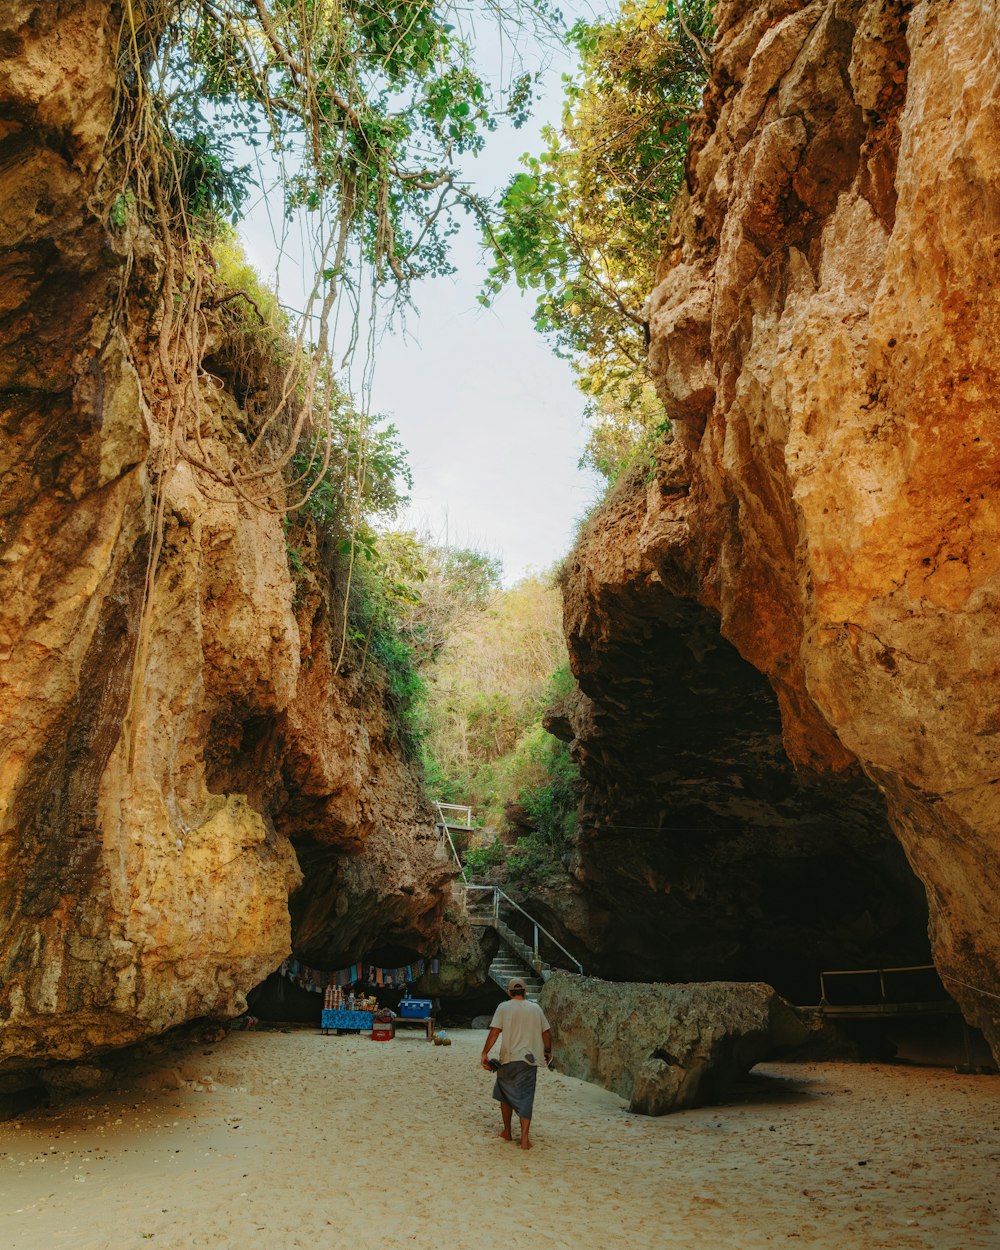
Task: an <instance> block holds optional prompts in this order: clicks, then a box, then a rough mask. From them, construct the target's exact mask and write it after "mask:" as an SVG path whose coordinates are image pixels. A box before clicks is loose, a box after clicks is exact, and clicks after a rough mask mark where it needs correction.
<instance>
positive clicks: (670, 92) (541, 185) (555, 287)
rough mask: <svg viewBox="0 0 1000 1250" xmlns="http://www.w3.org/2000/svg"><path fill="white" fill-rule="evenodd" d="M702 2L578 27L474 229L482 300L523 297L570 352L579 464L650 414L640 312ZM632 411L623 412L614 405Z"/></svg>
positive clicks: (654, 6)
mask: <svg viewBox="0 0 1000 1250" xmlns="http://www.w3.org/2000/svg"><path fill="white" fill-rule="evenodd" d="M710 7H711V0H623V3H622V7H621V11H620V13H619V14H618V16H617V17H616V18H615V19H614V20H613V21H602V22H592V23H587V22H579V23H577V24H576V25H575V26H574V27H573V29H572V30H571V31H570V33H569V39H570V42H571V43H572V44H573V46H574V47H575V48H576V50H577V52H578V53H579V57H580V70H579V74H578V75H577V76H576V77H573V76H567V77H565V78H564V87H565V103H564V108H563V117H562V124H561V126H560V127H559V128H558V129H556V128H555V127H549V128H547V129H546V130H545V131H544V138H545V148H544V149H543V151H542V152H541V153H540V154H538V155H530V154H529V155H527V156H525V157H524V158H523V159H522V164H523V166H524V168H523V170H522V171H521V172H520V173H518V174H517V175H515V176H514V178H513V179H512V180H511V182H510V183H509V185H508V187H507V189H506V192H505V194H504V196H503V199H502V202H501V206H500V208H501V211H500V217H499V221H498V223H497V224H496V225H495V226H494V228H493V229H492V231H491V232H490V233H489V234H488V235H487V241H488V245H489V249H490V250H491V252H492V255H493V260H494V263H493V267H492V268H491V270H490V273H489V277H488V279H487V282H486V284H485V288H484V291H483V295H482V299H483V301H484V302H485V303H489V301H490V300H491V299H492V298H493V297H494V296H495V295H496V294H497V293H498V292H499V290H500V289H501V288H502V287H503V286H504V285H505V284H507V283H508V282H511V281H513V282H515V283H516V284H517V285H518V286H519V287H520V288H521V289H522V290H530V291H532V292H533V293H534V295H535V311H534V320H535V326H536V328H537V329H538V330H540V331H541V332H542V333H543V334H545V335H547V336H548V337H549V338H550V340H551V341H552V343H553V345H554V346H555V349H556V351H557V352H559V353H560V354H562V355H564V356H567V357H569V358H570V359H571V360H573V362H574V364H575V367H576V369H577V371H578V375H579V384H580V386H581V388H582V390H583V391H584V393H585V394H586V395H587V396H588V397H589V398H590V399H591V400H592V401H593V403H592V405H591V407H590V409H589V414H590V416H591V418H592V419H593V420H594V423H595V424H594V429H595V435H594V438H593V439H592V441H591V445H590V447H589V448H588V451H587V454H586V457H585V458H586V460H587V461H588V462H589V463H591V464H592V465H594V466H595V467H598V468H599V469H600V470H601V471H602V472H604V473H606V474H608V473H609V472H610V473H613V472H614V471H616V470H617V469H618V468H620V467H621V464H622V453H621V451H620V450H618V451H616V452H615V453H614V454H612V455H609V454H608V448H607V446H606V445H607V444H608V443H609V442H610V443H614V444H620V443H621V442H622V438H623V436H626V442H627V441H628V438H631V439H632V446H633V447H634V445H635V441H636V440H637V439H639V438H640V437H641V434H642V432H643V431H644V430H645V429H647V428H649V424H650V423H652V424H654V425H655V424H656V423H658V422H660V421H662V420H663V418H664V415H665V414H664V413H663V410H662V407H660V406H659V404H658V402H657V401H656V400H655V397H653V396H652V395H651V393H650V391H649V390H648V388H647V382H646V376H645V372H644V362H645V354H646V347H647V343H648V328H647V325H646V321H645V317H644V312H643V306H644V303H645V300H646V297H647V295H648V294H649V292H650V290H651V289H652V286H653V279H654V271H655V267H656V263H657V260H658V257H659V253H660V249H661V246H662V243H663V241H664V238H665V236H666V233H667V229H668V226H669V221H670V211H671V205H672V203H673V201H674V198H675V196H676V193H677V190H678V188H679V186H680V182H681V179H682V176H683V170H684V160H685V157H686V153H687V145H688V121H689V119H690V117H691V115H692V113H693V112H694V111H695V110H696V109H697V108H698V106H699V103H700V98H701V90H702V87H703V85H704V81H705V77H706V53H705V47H704V41H705V40H706V39H707V37H708V34H709V25H710ZM629 409H631V411H632V415H631V417H629V418H624V417H623V414H624V413H625V411H627V410H629Z"/></svg>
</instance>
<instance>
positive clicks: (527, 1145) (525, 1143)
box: [521, 1138, 534, 1150]
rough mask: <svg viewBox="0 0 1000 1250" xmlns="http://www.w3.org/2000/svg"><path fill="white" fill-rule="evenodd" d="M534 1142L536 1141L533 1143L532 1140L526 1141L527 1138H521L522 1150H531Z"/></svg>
mask: <svg viewBox="0 0 1000 1250" xmlns="http://www.w3.org/2000/svg"><path fill="white" fill-rule="evenodd" d="M533 1144H534V1143H532V1142H530V1141H525V1140H524V1139H523V1138H522V1140H521V1149H522V1150H530V1149H531V1147H532V1145H533Z"/></svg>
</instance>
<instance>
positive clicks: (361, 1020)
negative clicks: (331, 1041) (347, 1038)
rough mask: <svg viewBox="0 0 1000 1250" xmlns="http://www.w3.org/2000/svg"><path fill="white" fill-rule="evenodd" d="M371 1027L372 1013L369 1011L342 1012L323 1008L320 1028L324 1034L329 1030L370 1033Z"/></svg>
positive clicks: (338, 1009)
mask: <svg viewBox="0 0 1000 1250" xmlns="http://www.w3.org/2000/svg"><path fill="white" fill-rule="evenodd" d="M371 1027H372V1012H370V1011H343V1010H341V1009H340V1008H337V1009H332V1008H330V1007H324V1008H323V1017H322V1019H321V1021H320V1028H321V1029H322V1030H323V1032H324V1033H329V1032H330V1030H331V1029H337V1030H340V1029H355V1030H359V1029H366V1030H368V1031H369V1032H370V1031H371Z"/></svg>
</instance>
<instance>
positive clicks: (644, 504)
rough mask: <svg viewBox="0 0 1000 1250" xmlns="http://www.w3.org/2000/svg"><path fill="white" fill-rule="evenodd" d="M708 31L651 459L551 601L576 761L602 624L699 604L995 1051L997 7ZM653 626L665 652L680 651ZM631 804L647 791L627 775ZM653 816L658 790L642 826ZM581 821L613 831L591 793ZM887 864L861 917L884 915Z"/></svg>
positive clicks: (806, 777) (602, 693) (643, 619)
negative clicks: (879, 868)
mask: <svg viewBox="0 0 1000 1250" xmlns="http://www.w3.org/2000/svg"><path fill="white" fill-rule="evenodd" d="M717 19H718V39H717V46H716V52H715V56H714V63H713V72H712V80H711V84H710V86H709V89H708V91H707V93H706V101H705V112H704V118H703V120H702V122H701V123H700V124H699V125H698V127H697V128H696V134H695V141H694V144H693V147H692V154H691V158H690V163H689V171H688V180H687V182H688V185H687V191H686V194H685V196H684V198H683V200H682V203H681V205H680V207H679V209H678V211H677V213H676V215H675V228H674V235H673V237H672V239H671V241H670V246H669V248H668V250H667V253H666V255H665V258H664V261H663V264H662V267H661V280H660V282H659V285H658V286H657V288H656V290H655V291H654V292H653V295H652V298H651V301H650V312H649V316H650V326H651V334H652V344H651V362H652V368H653V373H654V376H655V378H656V381H657V384H658V386H659V388H660V392H661V394H662V396H663V398H664V401H665V403H666V407H667V411H668V412H669V413H670V415H671V416H672V417H673V419H674V425H675V432H676V440H675V445H674V448H673V449H672V450H670V451H669V452H668V451H666V450H665V451H664V454H663V456H662V458H661V464H660V468H659V471H658V473H657V476H656V480H655V482H653V483H652V484H651V485H650V487H649V488H648V489H643V488H642V486H641V485H638V486H635V487H634V488H633V490H632V492H631V494H629V493H628V492H623V494H624V496H627V497H622V496H619V498H618V499H616V500H614V501H612V503H611V505H609V507H608V509H607V511H606V513H605V515H604V516H603V517H601V518H598V520H597V522H595V524H594V526H593V527H592V528H591V530H590V532H589V533H588V534H587V535H585V537H584V540H583V546H582V548H581V550H580V552H579V553H578V555H579V559H578V562H577V565H576V570H575V572H574V574H573V576H572V577H571V580H570V587H569V593H568V597H567V623H568V628H569V634H570V644H571V651H572V653H573V660H574V668H575V670H576V671H577V672H578V674H579V676H580V681H581V685H582V687H583V689H584V692H585V693H586V694H587V695H588V696H590V697H591V698H592V700H593V706H592V707H591V708H590V709H589V710H585V712H584V713H583V714H582V715H581V718H580V720H579V724H578V727H577V733H578V739H579V749H580V751H581V752H582V753H583V756H584V757H585V758H594V757H601V756H608V757H610V755H611V754H612V752H613V751H614V750H615V749H620V750H622V749H625V748H623V747H622V746H621V744H619V742H618V739H617V737H616V736H615V732H616V731H615V722H619V723H620V722H622V721H624V720H625V719H627V717H628V715H629V710H628V709H629V704H628V695H627V694H626V693H625V691H619V692H618V693H617V694H616V693H615V689H616V686H615V672H614V668H613V665H614V663H615V659H614V657H615V656H616V654H618V653H619V652H620V651H621V648H620V647H617V644H616V639H615V636H616V633H617V630H618V628H619V626H618V622H617V621H616V620H615V619H614V617H613V616H611V615H608V613H609V612H610V611H611V610H612V606H613V605H614V604H616V603H617V604H619V605H621V604H622V603H623V601H625V600H627V601H628V603H629V604H630V607H628V609H627V611H628V616H627V618H626V620H627V624H626V632H630V633H631V634H632V635H633V636H634V637H636V638H638V637H639V636H640V632H641V630H642V628H644V627H645V628H647V630H648V634H649V637H650V638H651V639H654V638H655V639H662V637H663V634H662V626H661V625H660V622H662V621H663V619H664V618H665V617H667V618H669V617H671V615H672V614H673V615H675V616H676V614H678V613H681V614H683V612H684V611H694V610H695V609H693V607H688V608H680V607H678V600H683V601H696V602H697V603H698V604H700V605H701V606H702V608H704V609H705V610H706V614H705V616H704V617H702V618H700V619H702V620H703V621H707V620H709V619H712V620H714V622H716V623H717V629H718V631H719V633H721V635H722V639H725V640H728V643H731V644H732V646H733V648H735V650H736V651H737V652H738V653H739V656H741V657H742V659H743V660H745V661H747V662H748V663H749V664H750V665H752V666H753V667H754V668H755V669H756V670H758V672H760V673H762V674H764V675H765V676H766V678H767V680H768V683H769V684H770V686H771V688H772V690H773V691H774V694H775V696H776V700H777V707H778V709H779V710H780V717H781V734H782V739H783V745H784V750H785V753H786V754H787V756H788V758H789V759H790V760H791V761H792V763H793V764H794V765H795V768H796V770H797V778H798V779H797V781H796V783H795V784H804V785H807V786H808V785H810V784H811V783H810V779H817V780H818V781H819V783H820V784H821V786H833V787H834V788H835V790H836V789H838V788H839V790H840V795H839V796H837V795H836V794H835V793H834V791H831V810H835V811H836V813H837V815H836V819H837V820H840V819H841V817H842V816H843V814H844V809H843V806H842V803H843V795H844V793H845V787H846V792H847V793H849V794H850V795H851V796H854V797H853V798H852V799H851V800H850V801H851V802H855V801H859V796H865V795H866V796H867V797H865V798H864V799H863V807H864V809H865V811H866V812H867V813H868V815H867V816H861V817H860V820H858V819H855V815H854V814H851V815H850V816H849V817H848V818H847V819H844V820H843V821H842V825H843V827H844V829H845V832H846V833H847V836H846V837H845V838H844V839H842V838H841V834H840V833H839V832H838V831H837V829H836V828H834V827H833V826H832V825H831V826H829V828H828V833H827V835H826V840H827V843H828V846H829V849H830V852H831V854H832V855H833V856H834V857H836V855H837V853H838V846H842V847H843V849H844V851H845V853H846V855H847V856H848V857H849V859H850V860H851V862H852V863H853V864H854V865H855V867H856V868H857V869H858V870H859V871H861V872H862V873H870V872H871V871H872V854H873V852H874V850H875V847H876V846H877V845H878V839H877V837H874V834H873V832H872V831H873V824H872V821H873V819H874V817H873V815H872V814H873V812H874V811H875V808H876V807H877V806H878V802H877V801H876V799H875V796H874V794H873V790H872V787H871V786H866V785H865V784H864V783H863V782H861V781H860V779H859V777H858V773H859V771H860V773H863V774H864V775H865V777H867V778H868V779H869V781H870V782H871V783H873V784H874V786H875V787H877V789H878V791H879V792H880V793H881V796H882V799H883V800H884V802H885V805H886V810H887V814H888V821H889V824H890V826H891V828H892V831H893V833H894V834H895V836H896V837H897V838H898V840H899V843H900V844H901V846H902V848H903V850H904V851H905V854H906V857H907V859H908V861H909V863H910V864H911V865H912V869H913V871H914V872H915V873H916V874H917V876H918V877H919V879H920V881H921V882H922V884H923V886H924V889H925V891H926V895H927V900H928V904H929V912H930V936H931V941H932V945H933V953H934V959H935V962H936V963H937V966H938V968H939V970H940V971H941V973H942V976H943V977H945V978H946V984H947V986H948V988H949V990H950V992H951V993H952V994H953V995H954V996H955V998H956V999H957V1000H958V1001H959V1003H960V1005H961V1006H962V1009H963V1011H964V1012H965V1014H966V1016H967V1018H968V1019H969V1020H970V1021H971V1022H972V1023H974V1024H976V1025H977V1026H979V1027H980V1028H982V1029H983V1030H984V1032H985V1033H986V1035H987V1037H988V1038H989V1039H990V1041H991V1044H992V1045H993V1047H994V1052H995V1053H1000V997H998V996H1000V923H998V912H997V903H996V900H997V897H998V887H1000V856H998V842H997V829H998V825H1000V803H998V796H997V784H996V780H997V763H998V738H997V734H998V730H1000V696H998V683H997V676H998V669H1000V630H998V628H997V621H998V615H997V599H998V594H997V591H998V576H997V574H998V565H1000V544H998V542H997V536H998V528H1000V526H998V503H997V500H998V494H997V489H996V488H997V477H998V467H1000V456H998V447H997V426H996V406H997V395H998V393H1000V391H998V382H1000V378H998V367H997V363H996V353H995V345H994V342H993V339H994V333H993V327H994V326H995V324H996V323H997V317H998V312H1000V282H998V278H1000V272H998V271H1000V216H998V210H997V205H998V199H997V195H996V187H997V183H998V179H1000V9H998V7H997V5H996V4H994V3H985V4H984V3H981V2H980V0H954V2H953V3H948V4H940V3H936V2H934V0H917V3H909V0H905V2H904V0H898V2H893V0H889V2H886V0H812V2H811V3H805V2H802V0H767V2H766V3H752V4H751V3H747V2H746V0H730V2H729V3H724V4H720V5H719V6H718V8H717ZM613 548H614V549H613ZM618 549H620V550H621V551H624V552H625V553H626V554H625V555H624V556H619V555H616V554H615V552H616V550H618ZM671 628H672V630H673V633H674V635H675V637H676V642H675V644H674V645H676V647H678V648H680V647H682V646H683V645H684V641H685V639H686V638H687V637H688V636H689V634H690V633H691V630H690V629H689V627H688V626H682V627H681V628H680V629H679V630H677V629H676V628H673V627H671ZM709 632H711V631H709ZM694 634H695V635H696V636H697V637H698V638H699V639H701V636H702V635H701V633H700V632H699V630H698V629H697V628H696V629H695V630H694ZM697 645H698V646H702V645H703V643H702V642H701V641H699V642H698V643H697ZM717 645H719V646H725V645H726V644H725V643H722V642H718V644H717ZM637 654H638V653H637V652H635V651H634V650H633V652H632V655H633V659H634V660H635V663H633V666H632V671H634V670H635V669H636V667H637V665H638V661H637V659H636V656H637ZM653 663H654V665H655V663H656V661H655V660H654V661H653ZM723 698H724V696H723ZM602 721H603V722H604V725H605V726H606V727H602ZM744 746H745V744H744ZM741 758H745V750H744V749H743V748H741V751H740V752H737V753H735V755H734V757H733V759H732V763H733V772H734V773H738V772H740V771H741V769H742V765H741V763H740V759H741ZM669 766H670V765H668V764H667V763H666V762H665V763H664V767H669ZM592 776H593V773H592ZM636 783H637V787H638V788H642V787H646V786H648V787H649V788H650V789H651V790H652V791H653V792H654V793H656V794H662V793H664V791H663V790H662V789H661V787H662V786H663V779H662V777H660V776H659V775H658V774H657V773H656V772H654V771H652V770H651V765H650V764H649V762H648V761H647V762H644V764H643V767H642V768H641V769H640V770H638V772H637V776H636ZM597 784H598V785H600V783H599V782H598V783H597ZM813 793H818V792H816V791H813ZM676 794H677V789H676V783H670V782H669V781H668V783H667V785H666V788H665V795H666V798H667V800H669V801H668V802H665V803H664V806H665V807H666V808H667V810H666V811H665V812H664V818H663V823H664V825H665V826H669V823H670V817H671V811H672V806H673V799H674V797H675V796H676ZM590 797H591V801H592V803H593V804H594V806H595V807H597V808H599V809H600V808H603V809H606V810H607V811H609V812H610V813H612V814H613V813H614V812H617V811H619V810H627V807H624V806H623V804H622V801H621V796H620V795H618V794H612V793H610V792H609V791H608V790H607V788H606V787H605V789H604V791H603V792H600V791H595V792H594V793H593V794H592V795H591V796H590ZM651 806H652V805H651V804H647V805H646V810H647V811H649V810H650V808H651ZM619 823H622V824H625V823H628V822H627V821H625V820H622V821H620V822H619ZM637 823H638V822H637ZM645 823H648V824H654V825H655V824H656V823H657V822H656V821H655V820H647V821H646V822H645ZM769 823H770V822H769V821H768V822H765V824H769ZM794 823H795V824H796V825H797V826H798V825H799V821H798V819H796V821H795V822H794ZM756 824H757V822H756V821H754V820H752V819H748V820H747V827H748V828H752V827H753V826H754V825H756ZM859 826H860V828H861V833H862V836H861V837H860V839H859V838H858V837H857V836H856V832H857V829H858V827H859ZM848 827H849V828H848ZM852 830H853V831H854V832H851V831H852ZM799 831H800V832H804V830H801V827H800V829H799ZM793 836H794V835H793ZM775 849H776V850H777V846H776V848H775ZM761 851H762V853H763V854H766V848H765V847H763V846H762V847H761ZM581 853H582V857H583V870H584V873H586V871H587V865H588V864H589V863H590V862H591V860H592V859H593V855H592V854H591V853H590V852H589V851H588V850H587V848H586V846H583V847H582V849H581ZM692 853H693V854H694V855H695V858H696V859H697V858H698V853H697V852H696V851H695V850H694V848H693V847H692ZM877 854H878V855H879V856H881V857H882V858H883V860H884V859H885V858H886V853H885V851H884V849H883V850H882V851H879V852H877ZM713 857H714V852H713V851H712V850H710V851H709V858H713ZM781 863H782V859H781V855H780V854H778V855H777V856H776V865H775V867H776V869H778V870H780V866H781ZM715 868H717V869H718V873H719V874H720V875H721V876H724V875H725V869H724V868H723V867H722V866H721V865H720V864H718V863H717V862H716V864H715ZM897 868H898V865H897V866H896V867H894V868H893V869H892V871H891V872H889V873H888V875H885V874H883V879H882V883H881V885H880V886H879V888H878V890H877V891H876V896H877V897H878V898H881V899H883V900H892V898H893V897H895V903H896V905H897V907H898V909H899V910H900V912H901V913H902V912H903V911H905V910H906V909H907V907H908V904H907V902H906V899H905V890H904V889H902V887H901V888H900V890H899V892H896V890H895V887H894V886H893V882H894V881H898V880H899V873H898V871H897ZM638 872H639V870H638V869H637V874H638ZM654 875H655V874H654ZM770 875H772V878H773V874H770ZM846 877H847V873H846V871H845V885H846ZM671 880H672V879H671V878H666V879H665V880H664V883H663V884H664V886H665V887H666V888H670V884H671ZM644 884H645V887H646V892H647V894H648V892H649V891H650V890H656V889H659V888H662V887H661V886H660V885H658V884H657V882H656V881H650V882H648V883H644ZM791 884H793V885H794V884H795V883H794V882H793V883H791ZM798 884H799V888H801V886H802V882H801V880H800V881H799V883H798ZM735 888H736V887H735V885H734V889H735ZM735 905H736V907H737V908H738V909H739V908H742V909H743V914H744V916H745V915H747V914H749V913H748V912H747V910H746V906H745V900H736V903H735ZM673 906H674V899H673V898H666V899H664V900H663V907H664V908H665V909H670V908H671V907H673ZM845 908H846V910H847V913H848V914H849V911H850V903H849V902H848V901H847V900H846V899H845ZM872 922H873V923H872V932H871V942H870V944H869V948H870V949H871V950H873V951H878V952H881V951H883V950H885V949H887V948H886V946H885V943H884V938H885V936H886V933H887V930H885V929H884V927H883V925H882V922H881V921H880V919H879V917H878V915H877V914H873V915H872ZM834 923H836V920H835V919H834ZM852 927H853V926H852V925H850V924H849V925H848V928H849V929H850V928H852ZM890 928H891V926H890ZM863 945H864V943H862V947H863ZM890 946H891V943H890ZM894 949H898V946H897V947H894ZM850 953H851V955H852V958H853V956H854V954H855V953H857V947H856V946H855V945H854V944H853V943H852V945H851V948H850Z"/></svg>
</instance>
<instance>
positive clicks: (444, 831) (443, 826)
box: [434, 800, 472, 873]
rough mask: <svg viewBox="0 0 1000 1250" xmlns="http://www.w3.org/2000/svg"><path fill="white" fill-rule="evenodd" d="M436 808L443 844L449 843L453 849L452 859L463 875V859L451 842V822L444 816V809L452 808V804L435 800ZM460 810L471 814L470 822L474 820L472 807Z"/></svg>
mask: <svg viewBox="0 0 1000 1250" xmlns="http://www.w3.org/2000/svg"><path fill="white" fill-rule="evenodd" d="M434 806H435V807H436V808H437V810H438V828H439V829H440V830H441V841H442V842H447V843H448V846H449V847H450V848H451V854H452V858H453V859H454V861H455V863H456V864H457V865H458V871H459V872H460V873H461V872H462V871H463V868H462V860H461V857H460V856H459V853H458V851H456V850H455V843H454V842H453V841H452V840H451V829H450V828H449V823H450V822H449V821H448V820H447V818H446V817H445V814H444V809H445V808H449V807H451V806H452V804H450V803H438V802H437V801H436V800H435V803H434ZM460 810H461V811H463V812H468V813H469V818H470V820H471V818H472V808H471V807H463V808H461V809H460ZM458 827H461V826H458Z"/></svg>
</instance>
